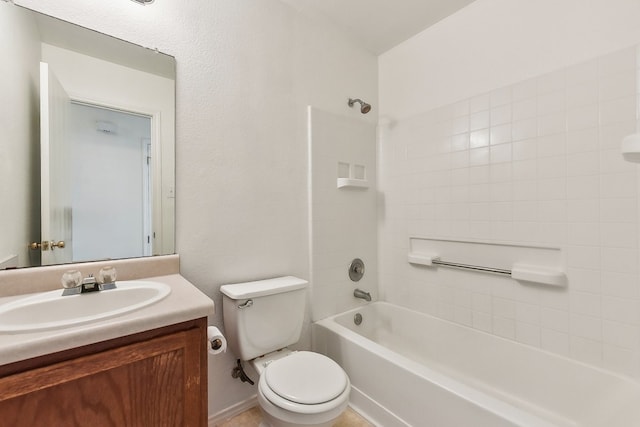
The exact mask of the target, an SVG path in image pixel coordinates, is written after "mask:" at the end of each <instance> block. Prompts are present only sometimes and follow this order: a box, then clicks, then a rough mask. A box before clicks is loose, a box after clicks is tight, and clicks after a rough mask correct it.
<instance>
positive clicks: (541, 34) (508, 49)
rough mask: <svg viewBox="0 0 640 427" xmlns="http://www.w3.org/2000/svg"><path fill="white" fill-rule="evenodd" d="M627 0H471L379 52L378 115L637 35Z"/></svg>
mask: <svg viewBox="0 0 640 427" xmlns="http://www.w3.org/2000/svg"><path fill="white" fill-rule="evenodd" d="M638 16H640V3H638V2H637V1H635V0H612V1H608V0H595V1H589V2H584V1H581V0H560V1H554V0H541V1H534V2H532V1H527V0H476V1H475V2H473V3H471V4H470V5H469V6H467V7H465V8H464V9H462V10H460V11H459V12H457V13H455V14H454V15H452V16H449V17H448V18H445V19H444V20H442V21H440V22H439V23H437V24H436V25H434V26H432V27H430V28H429V29H427V30H425V31H423V32H422V33H420V34H418V35H416V36H415V37H413V38H411V39H409V40H408V41H406V42H405V43H402V44H401V45H399V46H397V47H395V48H393V49H391V50H390V51H388V52H386V53H384V54H382V55H381V56H380V59H379V65H380V70H379V73H380V114H381V116H382V117H387V118H389V119H400V118H405V117H410V116H414V115H417V114H419V113H424V112H426V111H429V110H431V109H433V108H435V107H439V106H442V105H445V104H450V103H453V102H455V101H458V100H462V99H465V98H470V97H472V96H474V95H477V94H479V93H483V92H488V91H490V90H493V89H496V88H499V87H502V86H506V85H509V84H513V83H516V82H519V81H522V80H525V79H527V78H530V77H534V76H538V75H540V74H543V73H547V72H550V71H553V70H557V69H559V68H562V67H564V66H567V65H570V64H575V63H578V62H581V61H585V60H587V59H590V58H593V57H595V56H598V55H602V54H605V53H608V52H612V51H614V50H616V49H620V48H623V47H628V46H631V45H633V44H635V43H636V42H638V40H640V26H638V22H637V17H638Z"/></svg>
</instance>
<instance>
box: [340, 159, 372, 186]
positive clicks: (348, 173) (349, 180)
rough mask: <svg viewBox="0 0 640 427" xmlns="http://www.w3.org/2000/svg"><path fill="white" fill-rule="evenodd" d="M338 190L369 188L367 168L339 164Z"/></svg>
mask: <svg viewBox="0 0 640 427" xmlns="http://www.w3.org/2000/svg"><path fill="white" fill-rule="evenodd" d="M338 188H362V189H367V188H369V181H367V168H366V166H364V165H359V164H355V163H346V162H338Z"/></svg>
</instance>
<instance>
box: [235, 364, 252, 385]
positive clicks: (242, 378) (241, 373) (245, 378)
mask: <svg viewBox="0 0 640 427" xmlns="http://www.w3.org/2000/svg"><path fill="white" fill-rule="evenodd" d="M236 363H237V364H236V367H235V368H233V370H232V371H231V376H232V377H233V378H240V381H242V382H243V383H249V384H251V385H254V384H255V383H254V382H253V381H252V380H251V378H249V377H248V376H247V374H246V373H245V372H244V369H243V368H242V363H241V362H240V359H238V360H237V362H236Z"/></svg>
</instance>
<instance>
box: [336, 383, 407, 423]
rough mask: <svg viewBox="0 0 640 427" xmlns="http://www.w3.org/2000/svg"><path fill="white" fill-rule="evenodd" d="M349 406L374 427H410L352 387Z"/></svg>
mask: <svg viewBox="0 0 640 427" xmlns="http://www.w3.org/2000/svg"><path fill="white" fill-rule="evenodd" d="M349 406H351V407H352V408H353V410H354V411H356V412H357V413H359V414H360V415H361V416H362V417H363V418H365V419H366V420H367V421H369V422H370V423H371V424H373V425H374V426H376V427H411V426H409V424H407V423H405V422H404V421H402V420H401V419H400V418H398V417H397V416H395V415H394V414H393V413H391V412H389V411H388V410H387V409H385V408H384V407H382V406H380V405H379V404H378V403H377V402H376V401H375V400H373V399H371V398H370V397H369V396H367V395H366V394H365V393H363V392H361V391H360V390H358V388H356V387H354V386H353V385H352V386H351V394H350V396H349Z"/></svg>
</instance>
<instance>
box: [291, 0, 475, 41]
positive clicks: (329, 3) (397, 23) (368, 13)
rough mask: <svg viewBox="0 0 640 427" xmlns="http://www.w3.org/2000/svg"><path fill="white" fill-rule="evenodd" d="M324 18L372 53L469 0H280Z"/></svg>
mask: <svg viewBox="0 0 640 427" xmlns="http://www.w3.org/2000/svg"><path fill="white" fill-rule="evenodd" d="M282 1H283V2H284V3H287V4H289V5H290V6H292V7H294V8H295V9H297V10H299V11H301V12H303V13H306V14H308V15H311V16H314V17H318V18H320V19H323V20H327V21H329V22H331V23H333V24H334V25H336V26H337V27H338V28H340V29H342V31H344V32H345V33H347V34H349V35H350V36H351V37H353V38H354V39H356V40H357V41H358V42H359V43H360V44H361V45H362V46H364V47H365V48H366V49H368V50H369V51H371V52H372V53H375V54H381V53H383V52H385V51H387V50H389V49H391V48H392V47H394V46H396V45H398V44H400V43H402V42H403V41H405V40H407V39H409V38H411V37H412V36H414V35H416V34H418V33H419V32H421V31H422V30H424V29H425V28H427V27H430V26H431V25H433V24H435V23H436V22H438V21H440V20H441V19H444V18H446V17H447V16H449V15H451V14H453V13H455V12H456V11H458V10H459V9H462V8H463V7H465V6H467V5H468V4H470V3H471V2H473V0H282Z"/></svg>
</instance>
